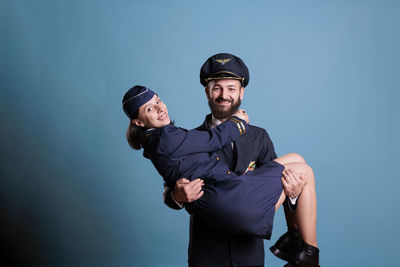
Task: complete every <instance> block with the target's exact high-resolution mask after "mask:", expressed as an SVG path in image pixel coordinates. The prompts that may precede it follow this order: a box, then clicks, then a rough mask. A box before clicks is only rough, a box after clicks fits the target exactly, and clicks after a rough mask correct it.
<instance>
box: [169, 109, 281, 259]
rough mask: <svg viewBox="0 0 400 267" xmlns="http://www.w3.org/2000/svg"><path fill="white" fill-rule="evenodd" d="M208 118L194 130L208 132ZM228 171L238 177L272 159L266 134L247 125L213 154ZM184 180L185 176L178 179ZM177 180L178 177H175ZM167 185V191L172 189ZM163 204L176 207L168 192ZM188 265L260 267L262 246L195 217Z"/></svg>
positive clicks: (270, 146) (254, 238) (272, 152)
mask: <svg viewBox="0 0 400 267" xmlns="http://www.w3.org/2000/svg"><path fill="white" fill-rule="evenodd" d="M210 120H211V115H208V116H207V117H206V119H205V121H204V123H203V124H202V125H201V126H199V127H198V128H197V130H200V131H207V130H209V129H210V127H209V121H210ZM217 154H218V156H219V157H221V158H222V159H223V160H224V161H225V163H226V164H227V165H228V167H229V168H230V169H231V170H234V172H235V173H236V174H238V175H240V174H242V173H243V172H244V171H245V170H246V168H247V167H248V166H249V163H250V162H251V161H255V162H256V165H257V166H260V165H263V164H265V163H267V162H269V161H271V160H273V159H275V158H276V154H275V151H274V146H273V144H272V142H271V140H270V138H269V136H268V133H267V132H266V131H265V130H264V129H262V128H259V127H256V126H252V125H249V126H248V128H247V132H246V134H245V135H242V136H240V137H239V138H238V139H237V140H236V141H235V142H234V149H233V150H232V146H231V144H227V145H225V146H224V147H223V148H222V149H220V150H218V151H217ZM182 177H185V176H182ZM178 178H179V177H178ZM173 186H174V185H171V187H169V188H173ZM165 203H166V204H167V205H168V206H169V207H171V208H173V209H180V207H179V206H178V205H177V204H176V203H175V202H174V201H173V199H172V198H171V194H170V191H169V190H167V191H166V192H165ZM188 252H189V264H190V265H191V266H202V267H203V266H204V267H205V266H207V267H208V266H221V267H225V266H256V265H263V264H264V244H263V240H262V239H261V238H256V237H251V236H245V235H243V236H241V235H230V234H226V233H222V232H220V231H216V230H214V229H212V228H210V227H208V226H207V225H206V224H204V223H203V221H202V220H200V219H198V218H196V216H195V215H191V217H190V240H189V248H188Z"/></svg>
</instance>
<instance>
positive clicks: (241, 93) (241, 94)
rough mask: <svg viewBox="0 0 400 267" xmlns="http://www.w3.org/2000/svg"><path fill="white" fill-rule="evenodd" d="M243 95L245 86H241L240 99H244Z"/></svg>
mask: <svg viewBox="0 0 400 267" xmlns="http://www.w3.org/2000/svg"><path fill="white" fill-rule="evenodd" d="M243 95H244V87H242V88H240V94H239V97H240V100H243Z"/></svg>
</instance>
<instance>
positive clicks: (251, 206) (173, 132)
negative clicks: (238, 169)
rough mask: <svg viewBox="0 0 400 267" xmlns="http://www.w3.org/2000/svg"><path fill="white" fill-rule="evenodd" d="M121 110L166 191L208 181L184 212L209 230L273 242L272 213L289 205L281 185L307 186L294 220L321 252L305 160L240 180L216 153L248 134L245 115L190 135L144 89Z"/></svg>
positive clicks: (130, 95)
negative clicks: (179, 183)
mask: <svg viewBox="0 0 400 267" xmlns="http://www.w3.org/2000/svg"><path fill="white" fill-rule="evenodd" d="M123 109H124V111H125V113H126V115H127V116H128V117H129V118H130V120H131V122H130V127H129V129H128V132H127V138H128V142H129V144H130V145H131V147H132V148H134V149H141V148H143V149H144V152H143V155H144V156H145V157H147V158H149V159H150V160H151V161H152V163H153V165H154V166H155V167H156V169H157V170H158V172H159V173H160V175H161V176H162V177H163V178H164V181H165V182H166V183H167V185H168V186H173V185H174V184H175V182H176V180H177V178H179V177H187V178H188V179H189V180H193V179H195V178H197V177H201V178H202V179H204V181H205V185H204V187H203V190H204V192H205V193H204V195H203V197H201V198H200V199H198V200H196V201H195V202H193V203H188V204H187V205H185V208H186V209H187V210H188V211H189V212H190V213H195V214H196V216H198V217H200V218H201V219H202V220H204V222H205V223H207V224H208V225H209V226H210V227H214V228H217V229H218V230H222V231H225V232H228V233H234V234H249V235H255V236H258V237H262V238H265V239H269V238H270V236H271V231H272V225H273V218H274V213H275V211H276V209H278V207H279V206H280V205H281V204H282V203H283V201H284V199H285V193H284V190H283V189H284V188H283V186H282V183H283V185H284V186H285V185H288V184H290V182H291V181H292V180H293V179H300V180H304V187H303V190H302V196H301V197H300V198H299V199H298V207H297V211H296V213H295V214H296V216H294V218H291V219H292V220H293V225H295V226H296V227H297V228H298V229H299V230H300V233H301V236H302V237H303V238H304V241H305V242H306V243H307V244H308V246H311V247H312V248H315V249H317V248H316V245H317V244H316V233H315V228H316V199H315V185H314V177H313V173H312V170H311V169H310V168H309V167H308V166H307V165H306V164H305V163H304V162H301V161H302V160H301V159H300V160H299V159H298V157H297V158H296V157H295V156H293V154H292V155H286V156H283V157H280V158H277V159H276V160H275V161H271V162H270V163H268V164H265V165H262V166H257V167H258V168H257V170H256V171H254V172H248V173H246V174H245V175H236V174H235V173H234V172H231V171H230V170H229V168H228V167H227V166H226V164H225V163H224V162H223V161H222V160H219V157H218V155H217V154H216V153H215V151H216V150H218V149H221V148H222V147H223V146H225V145H227V144H230V143H231V142H233V141H235V140H236V139H237V138H238V137H239V136H241V135H243V134H246V129H247V123H246V119H247V115H246V114H245V113H244V112H243V111H239V112H237V113H236V114H235V116H234V117H232V118H231V119H230V120H228V121H226V122H224V123H222V124H221V125H219V126H218V127H216V128H214V129H211V130H209V131H197V130H189V131H188V130H184V129H181V128H178V127H175V126H173V125H172V124H171V122H170V118H169V116H168V110H167V107H166V106H165V104H164V103H163V102H162V101H161V100H160V98H159V97H158V96H157V95H156V94H155V93H154V92H153V91H151V90H150V89H148V88H146V87H143V86H134V87H132V88H131V89H130V90H128V92H127V93H126V94H125V96H124V98H123ZM296 161H298V162H296ZM285 168H286V170H285V171H284V169H285ZM282 173H283V176H284V178H283V179H282V182H281V175H282ZM299 173H301V174H303V175H302V176H300V175H299ZM245 176H246V177H245ZM278 250H279V249H278ZM278 252H279V251H278ZM281 252H282V251H281ZM274 254H275V255H277V254H279V253H277V254H276V253H275V252H274ZM278 256H279V255H278ZM280 256H282V257H284V256H285V255H280ZM301 261H302V260H298V261H293V262H294V263H296V262H297V263H299V262H301ZM303 263H304V261H303ZM306 264H307V265H304V266H314V265H310V264H308V263H306ZM298 266H300V265H298ZM315 266H318V265H315Z"/></svg>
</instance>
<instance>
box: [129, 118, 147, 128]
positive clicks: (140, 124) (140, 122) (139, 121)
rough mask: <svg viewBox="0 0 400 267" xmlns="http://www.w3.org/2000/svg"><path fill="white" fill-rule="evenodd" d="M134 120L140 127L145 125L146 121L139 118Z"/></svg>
mask: <svg viewBox="0 0 400 267" xmlns="http://www.w3.org/2000/svg"><path fill="white" fill-rule="evenodd" d="M132 122H133V123H134V124H135V125H136V126H139V127H144V123H143V122H142V121H141V120H139V119H133V120H132Z"/></svg>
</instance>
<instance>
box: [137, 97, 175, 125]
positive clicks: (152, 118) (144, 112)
mask: <svg viewBox="0 0 400 267" xmlns="http://www.w3.org/2000/svg"><path fill="white" fill-rule="evenodd" d="M170 122H171V120H170V119H169V116H168V110H167V106H166V105H165V104H164V102H162V101H161V99H160V98H159V97H158V95H156V94H154V96H153V98H152V99H150V100H149V101H148V102H147V103H146V104H144V105H142V106H141V107H140V108H139V116H138V118H137V119H134V120H133V123H135V124H136V125H137V126H140V127H147V128H160V127H163V126H165V125H168V124H170Z"/></svg>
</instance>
